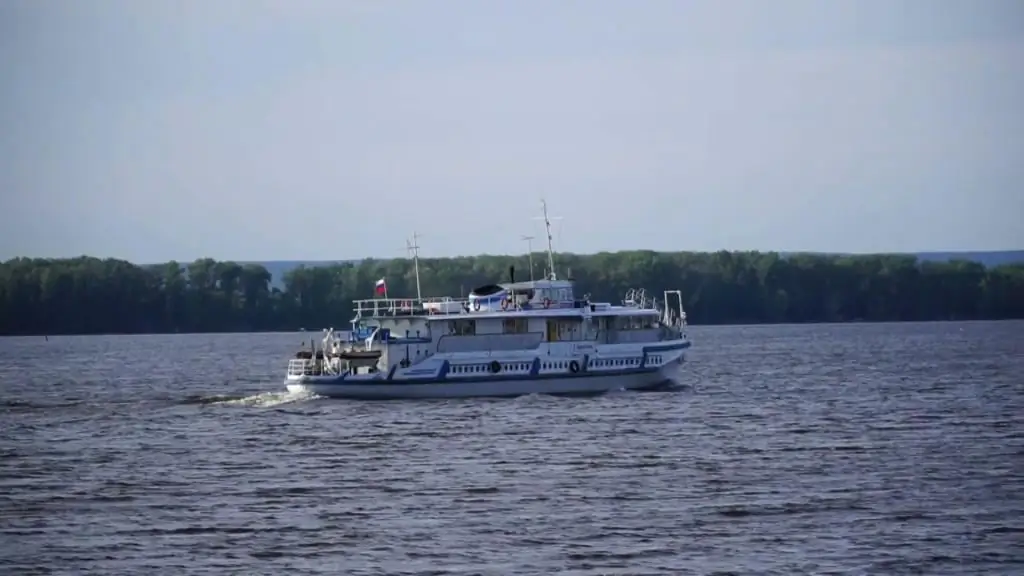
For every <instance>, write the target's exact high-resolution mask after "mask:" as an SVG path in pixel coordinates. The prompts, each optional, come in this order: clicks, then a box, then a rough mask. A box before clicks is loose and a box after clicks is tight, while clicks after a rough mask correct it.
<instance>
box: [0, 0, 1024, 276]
mask: <svg viewBox="0 0 1024 576" xmlns="http://www.w3.org/2000/svg"><path fill="white" fill-rule="evenodd" d="M1022 183H1024V4H1022V3H1021V2H1019V1H1015V0H1006V1H1002V0H978V1H976V2H964V1H960V0H919V1H900V0H859V1H847V0H827V1H822V0H805V1H795V0H794V1H784V0H772V1H767V0H753V1H750V2H743V1H739V0H709V1H706V2H701V1H688V0H666V1H656V0H632V1H627V0H618V1H602V0H580V1H570V0H559V1H557V2H555V1H551V0H535V1H530V0H515V1H508V2H500V1H497V0H487V1H479V0H465V1H462V2H454V1H453V2H447V1H442V0H430V1H426V0H407V1H404V2H396V1H386V0H373V1H370V0H365V1H361V2H354V1H353V2H343V1H341V0H330V1H328V0H325V1H323V2H313V1H302V0H289V1H284V0H280V1H275V2H271V1H258V0H216V1H212V2H199V1H184V0H179V1H169V0H168V1H164V0H146V1H141V2H140V1H127V0H126V1H119V0H91V1H78V2H73V1H60V0H51V1H46V2H43V1H40V0H4V1H2V2H0V194H2V196H0V259H6V258H9V257H13V256H19V255H23V256H74V255H79V254H89V255H96V256H103V257H106V256H114V257H120V258H127V259H129V260H133V261H137V262H155V261H164V260H168V259H172V258H173V259H179V260H192V259H194V258H196V257H201V256H211V257H214V258H218V259H238V260H269V259H309V260H317V259H342V258H357V257H364V256H378V257H394V256H401V255H403V254H404V250H403V247H404V245H405V237H406V236H407V235H409V234H411V233H412V232H413V231H414V230H415V231H418V232H419V233H420V234H422V236H423V237H422V238H421V240H420V244H421V245H422V247H423V254H424V255H425V256H426V255H456V254H478V253H484V252H489V253H495V252H499V253H508V252H522V251H525V248H526V243H525V242H523V241H522V240H521V239H520V237H521V236H522V235H524V234H532V235H536V236H538V237H540V236H541V235H542V232H543V231H542V228H541V226H540V225H539V223H538V222H537V221H535V220H533V219H532V218H533V217H534V216H536V215H537V214H538V213H539V211H540V198H542V197H543V198H546V199H547V201H548V203H549V205H550V210H551V212H552V214H553V215H556V216H561V217H562V220H559V221H557V223H556V246H555V248H556V249H557V250H567V251H574V252H594V251H599V250H618V249H627V248H650V249H656V250H717V249H759V250H814V251H844V252H872V251H920V250H952V249H964V250H967V249H974V250H980V249H1011V248H1016V249H1019V248H1024V224H1022V221H1024V188H1022ZM536 242H539V240H537V241H535V247H536V246H537V244H536Z"/></svg>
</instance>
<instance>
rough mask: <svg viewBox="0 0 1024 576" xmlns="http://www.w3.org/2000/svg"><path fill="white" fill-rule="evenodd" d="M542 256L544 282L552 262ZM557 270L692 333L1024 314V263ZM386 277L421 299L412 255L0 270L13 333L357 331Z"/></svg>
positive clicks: (715, 257)
mask: <svg viewBox="0 0 1024 576" xmlns="http://www.w3.org/2000/svg"><path fill="white" fill-rule="evenodd" d="M533 261H534V262H535V264H536V269H537V274H538V276H539V275H540V268H541V265H540V263H541V262H544V261H546V259H545V258H543V257H541V256H540V255H535V257H534V258H533ZM556 263H557V265H558V268H559V270H561V271H567V272H571V275H572V277H573V278H574V279H575V280H576V282H577V291H578V293H579V294H584V293H589V294H590V295H591V297H592V299H594V300H598V301H611V302H618V301H620V300H621V299H622V296H623V294H624V293H625V292H626V290H627V289H629V288H631V287H643V288H646V289H647V290H648V291H650V292H654V293H656V294H659V295H660V293H661V291H662V290H664V289H672V288H679V289H681V290H682V291H683V293H684V296H685V299H686V301H685V303H686V309H687V314H688V316H689V321H690V323H691V324H728V323H765V322H841V321H896V320H969V319H1001V318H1024V264H1016V265H1004V266H997V267H993V268H985V267H984V266H982V265H981V264H977V263H974V262H966V261H952V262H942V263H939V262H918V261H917V259H916V258H914V257H912V256H889V255H872V256H843V257H835V256H817V255H788V256H784V257H783V256H780V255H778V254H775V253H758V252H717V253H710V254H704V253H687V252H674V253H659V252H647V251H635V252H617V253H600V254H593V255H575V254H562V255H558V256H556ZM509 266H515V267H516V269H517V270H519V272H518V273H517V276H518V278H517V279H520V280H522V279H526V278H527V277H529V266H528V259H527V256H526V255H522V256H477V257H462V258H436V259H421V260H420V278H421V284H422V290H423V294H424V295H434V296H439V295H449V296H460V295H463V294H466V293H468V292H469V290H471V289H472V288H474V287H476V286H479V285H482V284H486V283H490V282H496V281H503V280H506V279H507V277H508V267H509ZM561 275H564V273H563V274H561ZM379 278H386V279H387V284H388V292H389V294H390V295H391V296H392V297H396V296H413V295H415V292H416V289H415V286H416V284H415V276H414V273H413V266H412V261H411V260H407V259H394V260H364V261H361V262H358V263H344V264H338V265H335V266H322V267H300V268H297V269H295V270H292V271H290V272H288V273H287V274H285V277H284V278H283V289H279V288H276V287H273V286H272V285H271V276H270V273H269V272H268V271H267V270H266V269H265V268H263V267H262V266H260V265H255V264H244V265H243V264H237V263H234V262H217V261H215V260H211V259H201V260H196V261H195V262H192V263H190V264H179V263H177V262H168V263H167V264H162V265H156V266H138V265H134V264H131V263H129V262H125V261H122V260H113V259H107V260H100V259H97V258H89V257H81V258H74V259H62V260H44V259H28V258H16V259H13V260H9V261H7V262H4V263H2V264H0V334H5V335H12V334H95V333H143V332H215V331H216V332H221V331H223V332H228V331H231V332H236V331H237V332H242V331H262V330H295V329H298V328H300V327H306V328H309V329H316V330H318V329H319V328H322V327H325V326H336V327H346V326H347V325H348V322H349V320H350V319H351V301H352V300H353V299H361V298H371V297H373V291H374V283H375V282H376V280H378V279H379Z"/></svg>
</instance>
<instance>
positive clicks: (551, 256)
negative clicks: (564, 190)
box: [540, 199, 558, 280]
mask: <svg viewBox="0 0 1024 576" xmlns="http://www.w3.org/2000/svg"><path fill="white" fill-rule="evenodd" d="M540 207H541V210H543V212H544V230H545V232H546V233H547V236H548V272H549V273H550V275H551V276H550V279H551V280H558V278H557V277H556V275H555V251H554V249H553V248H552V247H551V221H550V220H549V219H548V203H547V202H545V201H544V200H543V199H541V201H540Z"/></svg>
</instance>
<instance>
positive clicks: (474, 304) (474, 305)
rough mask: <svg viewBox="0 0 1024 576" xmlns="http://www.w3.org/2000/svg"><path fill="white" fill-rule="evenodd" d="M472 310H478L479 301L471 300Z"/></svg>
mask: <svg viewBox="0 0 1024 576" xmlns="http://www.w3.org/2000/svg"><path fill="white" fill-rule="evenodd" d="M473 310H474V311H476V312H479V311H480V301H479V300H473Z"/></svg>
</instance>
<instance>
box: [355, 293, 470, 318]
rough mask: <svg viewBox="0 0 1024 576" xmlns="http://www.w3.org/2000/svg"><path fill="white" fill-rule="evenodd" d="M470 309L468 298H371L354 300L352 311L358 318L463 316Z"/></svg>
mask: <svg viewBox="0 0 1024 576" xmlns="http://www.w3.org/2000/svg"><path fill="white" fill-rule="evenodd" d="M468 307H469V299H467V298H449V297H447V296H444V297H439V298H371V299H368V300H354V301H353V302H352V311H353V312H354V313H355V315H356V316H358V317H366V316H369V317H380V316H429V315H435V314H442V315H443V314H461V313H462V312H464V311H465V310H467V309H468Z"/></svg>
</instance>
